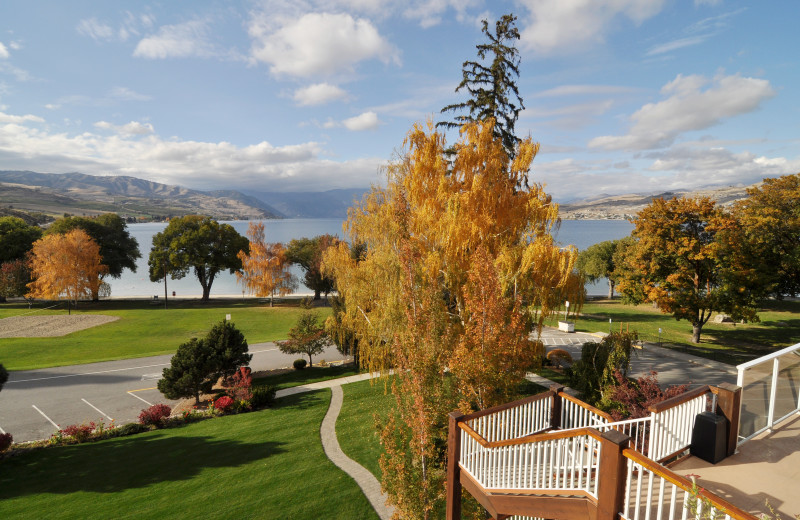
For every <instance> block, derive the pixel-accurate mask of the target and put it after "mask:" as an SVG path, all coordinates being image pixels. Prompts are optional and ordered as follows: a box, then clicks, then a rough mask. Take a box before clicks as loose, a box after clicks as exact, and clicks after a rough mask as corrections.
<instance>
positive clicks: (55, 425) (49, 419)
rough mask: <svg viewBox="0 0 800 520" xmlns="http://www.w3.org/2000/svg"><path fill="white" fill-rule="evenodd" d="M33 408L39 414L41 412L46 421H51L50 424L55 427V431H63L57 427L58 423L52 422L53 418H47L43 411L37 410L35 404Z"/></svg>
mask: <svg viewBox="0 0 800 520" xmlns="http://www.w3.org/2000/svg"><path fill="white" fill-rule="evenodd" d="M31 406H33V409H34V410H36V411H37V412H39V413H40V414H42V417H44V418H45V419H47V420H48V421H50V424H52V425H53V426H54V427H55V429H56V430H60V429H61V428H59V427H58V425H57V424H56V423H54V422H53V420H52V419H51V418H49V417H48V416H46V415H45V414H44V412H43V411H41V410H39V409H38V408H36V405H35V404H32V405H31Z"/></svg>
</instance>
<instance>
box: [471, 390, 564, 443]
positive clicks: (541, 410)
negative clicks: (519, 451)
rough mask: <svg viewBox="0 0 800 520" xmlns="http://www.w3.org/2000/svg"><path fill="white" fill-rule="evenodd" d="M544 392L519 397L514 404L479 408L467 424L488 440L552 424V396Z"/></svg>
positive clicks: (552, 394) (496, 439)
mask: <svg viewBox="0 0 800 520" xmlns="http://www.w3.org/2000/svg"><path fill="white" fill-rule="evenodd" d="M554 395H555V392H553V391H549V392H543V393H541V394H537V395H534V396H531V397H528V398H526V399H522V400H520V401H515V402H514V403H510V404H511V405H513V406H505V405H504V406H499V407H496V408H492V409H491V411H489V410H484V412H477V413H474V414H472V415H470V416H469V417H470V418H469V419H467V420H465V423H466V425H467V426H469V427H470V428H472V430H474V431H475V432H476V433H477V434H478V435H480V436H481V437H482V438H484V439H486V441H488V442H495V441H505V440H508V439H517V438H519V437H524V436H526V435H532V434H534V433H538V432H541V431H544V430H546V429H548V428H550V427H551V422H552V420H551V415H552V409H553V396H554Z"/></svg>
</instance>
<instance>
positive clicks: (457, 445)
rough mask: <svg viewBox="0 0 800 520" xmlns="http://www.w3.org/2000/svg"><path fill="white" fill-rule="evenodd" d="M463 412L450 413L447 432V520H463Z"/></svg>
mask: <svg viewBox="0 0 800 520" xmlns="http://www.w3.org/2000/svg"><path fill="white" fill-rule="evenodd" d="M463 417H464V415H463V414H461V412H457V411H456V412H450V415H449V417H448V430H447V516H446V518H447V520H460V519H461V470H460V468H459V466H458V462H459V459H460V458H461V429H460V428H459V427H458V422H459V421H460V420H461V419H462V418H463Z"/></svg>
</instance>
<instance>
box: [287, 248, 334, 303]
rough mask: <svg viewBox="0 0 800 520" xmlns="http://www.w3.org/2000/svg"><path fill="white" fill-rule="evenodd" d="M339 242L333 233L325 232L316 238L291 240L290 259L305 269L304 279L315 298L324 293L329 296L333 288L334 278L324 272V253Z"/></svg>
mask: <svg viewBox="0 0 800 520" xmlns="http://www.w3.org/2000/svg"><path fill="white" fill-rule="evenodd" d="M338 243H339V239H338V238H336V237H335V236H333V235H329V234H325V235H319V236H316V237H314V238H297V239H294V240H292V241H291V242H289V246H288V247H287V251H286V254H287V256H288V257H289V261H290V262H292V263H293V264H297V265H299V266H300V267H301V268H302V269H303V281H304V283H305V285H306V287H308V288H309V289H311V290H313V291H314V299H315V300H319V299H320V295H321V294H322V293H324V294H325V297H326V298H327V296H328V293H329V292H331V291H332V290H333V278H331V277H330V276H326V275H325V273H323V272H322V255H323V254H324V253H325V250H326V249H328V248H329V247H332V246H335V245H336V244H338Z"/></svg>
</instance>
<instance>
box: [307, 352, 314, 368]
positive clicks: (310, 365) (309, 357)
mask: <svg viewBox="0 0 800 520" xmlns="http://www.w3.org/2000/svg"><path fill="white" fill-rule="evenodd" d="M313 366H314V363H313V362H312V361H311V354H309V355H308V368H311V367H313Z"/></svg>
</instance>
